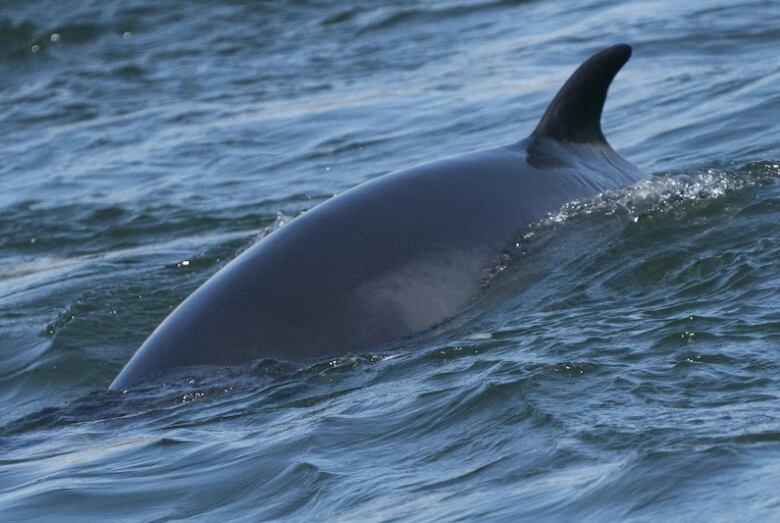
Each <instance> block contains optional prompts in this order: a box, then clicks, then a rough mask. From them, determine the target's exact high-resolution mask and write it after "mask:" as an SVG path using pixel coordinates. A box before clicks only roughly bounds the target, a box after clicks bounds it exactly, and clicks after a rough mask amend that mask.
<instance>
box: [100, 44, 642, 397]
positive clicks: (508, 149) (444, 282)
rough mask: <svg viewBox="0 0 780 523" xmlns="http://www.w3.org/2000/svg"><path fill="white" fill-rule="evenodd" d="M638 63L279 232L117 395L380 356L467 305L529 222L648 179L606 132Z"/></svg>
mask: <svg viewBox="0 0 780 523" xmlns="http://www.w3.org/2000/svg"><path fill="white" fill-rule="evenodd" d="M630 55H631V48H630V47H629V46H627V45H617V46H614V47H610V48H608V49H605V50H603V51H601V52H599V53H597V54H596V55H594V56H592V57H591V58H590V59H588V60H587V61H586V62H585V63H583V64H582V65H581V66H580V68H579V69H578V70H577V71H576V72H575V73H574V74H573V75H572V76H571V78H570V79H569V80H568V81H567V82H566V84H565V85H564V87H563V88H562V89H561V91H560V92H559V93H558V95H557V96H556V97H555V99H554V100H553V102H552V104H551V105H550V107H549V108H548V109H547V112H546V113H545V115H544V117H543V118H542V120H541V121H540V123H539V125H538V127H537V128H536V130H535V131H534V132H533V133H532V134H531V136H529V137H528V138H526V139H524V140H521V141H520V142H517V143H514V144H511V145H507V146H504V147H498V148H495V149H488V150H484V151H480V152H476V153H472V154H467V155H465V156H459V157H456V158H452V159H448V160H443V161H438V162H434V163H430V164H426V165H422V166H419V167H414V168H412V169H408V170H404V171H400V172H396V173H392V174H388V175H385V176H381V177H379V178H377V179H375V180H373V181H370V182H368V183H364V184H362V185H360V186H358V187H356V188H354V189H352V190H349V191H347V192H345V193H343V194H340V195H338V196H336V197H334V198H332V199H330V200H328V201H326V202H324V203H322V204H320V205H318V206H316V207H314V208H313V209H311V210H309V211H308V212H306V213H304V214H303V215H301V216H299V217H298V218H296V219H295V220H293V221H292V222H290V223H289V224H288V225H286V226H285V227H283V228H281V229H279V230H277V231H275V232H273V233H272V234H270V235H269V236H268V237H266V238H264V239H263V240H261V241H260V242H258V243H257V244H255V245H254V246H253V247H251V248H250V249H248V250H247V251H245V252H244V253H243V254H241V255H240V256H239V257H238V258H236V259H235V260H233V261H232V262H231V263H229V264H228V265H227V266H225V267H224V268H223V269H222V270H220V271H219V272H218V273H217V274H215V275H214V276H213V277H212V278H211V279H210V280H208V281H207V282H206V283H205V284H204V285H203V286H201V287H200V288H199V289H198V290H196V291H195V292H194V293H193V294H192V295H191V296H190V297H189V298H187V299H186V300H185V301H184V302H183V303H182V304H181V305H180V306H179V307H178V308H177V309H176V310H174V311H173V312H172V313H171V314H170V316H168V318H167V319H165V321H163V323H162V324H160V326H159V327H157V329H156V330H155V331H154V332H153V333H152V335H151V336H150V337H149V338H148V339H147V340H146V342H145V343H144V344H143V345H142V346H141V348H140V349H139V350H138V351H137V352H136V354H135V355H134V356H133V357H132V359H131V360H130V361H129V362H128V364H127V365H126V366H125V368H124V369H123V370H122V371H121V372H120V374H119V375H118V376H117V377H116V379H115V380H114V382H113V383H112V384H111V387H110V388H111V389H126V388H128V387H131V386H133V385H135V384H137V383H140V382H142V381H145V380H148V379H150V378H153V377H159V375H160V373H162V372H163V371H166V370H169V369H173V368H176V367H186V366H193V365H234V364H242V363H247V362H250V361H254V360H257V359H260V358H273V359H279V360H287V361H295V362H306V361H316V360H317V359H324V358H327V357H331V356H337V355H343V354H349V353H361V352H367V351H370V350H371V349H373V348H376V347H378V346H380V345H383V344H386V343H388V342H391V341H394V340H397V339H399V338H403V337H406V336H410V335H413V334H415V333H419V332H421V331H424V330H426V329H429V328H430V327H432V326H435V325H436V324H438V323H441V322H442V321H444V320H446V319H448V318H450V317H452V316H454V315H455V314H457V313H458V312H460V311H462V310H463V309H464V308H465V307H466V306H467V305H468V304H469V302H470V301H471V300H472V299H473V298H474V297H475V296H476V295H477V294H478V293H479V291H480V288H481V286H482V284H483V282H484V279H485V276H486V274H487V271H489V270H490V269H491V268H492V267H493V266H494V264H495V263H496V260H497V257H498V256H499V255H501V253H502V252H504V251H505V249H506V248H507V246H508V245H509V244H510V243H511V242H512V241H514V239H515V238H516V237H517V234H518V233H519V232H520V231H522V230H523V229H524V228H525V227H527V225H528V224H530V223H532V222H534V221H536V220H538V219H540V218H542V217H544V216H545V215H546V214H547V213H550V212H553V211H556V210H557V209H559V208H560V207H561V206H562V205H563V204H565V203H566V202H569V201H571V200H575V199H581V198H588V197H592V196H595V195H597V194H599V193H601V192H603V191H606V190H610V189H615V188H618V187H622V186H626V185H629V184H632V183H634V182H636V181H638V180H639V179H641V178H642V177H643V175H642V173H641V172H640V171H639V170H638V169H637V168H636V167H634V166H633V165H631V164H630V163H628V162H627V161H625V160H624V159H623V158H621V157H620V156H619V155H618V154H617V153H616V152H615V151H614V150H612V148H611V147H610V146H609V145H608V144H607V142H606V140H605V139H604V135H603V133H602V132H601V125H600V119H601V111H602V108H603V105H604V101H605V100H606V94H607V89H608V88H609V85H610V83H611V81H612V79H613V78H614V76H615V74H617V72H618V71H619V70H620V68H621V67H622V66H623V64H624V63H625V62H626V61H627V60H628V58H629V57H630Z"/></svg>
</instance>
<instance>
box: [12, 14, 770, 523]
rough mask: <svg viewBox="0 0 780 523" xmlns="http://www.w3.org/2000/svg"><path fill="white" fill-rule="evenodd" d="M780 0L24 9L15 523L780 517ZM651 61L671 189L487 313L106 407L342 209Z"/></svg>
mask: <svg viewBox="0 0 780 523" xmlns="http://www.w3.org/2000/svg"><path fill="white" fill-rule="evenodd" d="M778 20H780V3H777V2H773V1H764V2H762V1H755V2H741V3H736V2H732V1H728V0H713V1H696V2H681V1H671V0H658V1H644V0H642V1H639V0H635V1H629V2H610V1H606V0H588V1H560V2H542V1H522V0H515V1H509V0H503V1H499V0H491V1H488V0H483V1H463V0H455V1H449V2H443V1H430V2H422V1H402V2H396V3H394V4H393V5H390V4H389V3H388V5H383V4H381V3H379V2H371V1H367V2H360V3H355V4H354V5H351V6H350V5H349V4H347V3H345V2H324V1H315V0H307V1H293V2H287V1H255V2H248V1H247V2H238V1H229V0H223V1H212V2H207V1H198V2H185V1H166V2H156V1H153V0H130V1H125V2H107V1H103V0H101V1H98V0H79V1H75V0H73V1H57V2H52V1H43V0H40V1H31V0H25V1H22V0H5V1H3V2H2V4H0V404H1V405H2V409H0V521H3V522H17V521H19V522H31V521H57V522H89V521H95V522H104V521H204V522H205V521H245V522H254V521H262V520H280V521H325V520H328V521H360V522H366V521H369V522H370V521H420V522H423V521H426V522H427V521H475V520H481V521H516V520H518V519H520V518H523V519H525V520H526V521H615V520H621V521H778V520H780V489H778V485H780V183H778V182H780V53H779V51H780V25H778V23H777V22H778ZM619 42H627V43H630V44H631V45H632V46H633V47H634V56H633V58H632V59H631V61H630V62H629V63H628V64H627V66H626V67H625V68H624V69H623V71H622V72H621V73H620V74H619V75H618V77H617V79H616V81H615V83H614V84H613V86H612V89H611V91H610V97H609V99H608V101H607V106H606V109H605V112H604V123H603V125H604V130H605V134H606V135H607V137H608V138H609V140H610V142H611V143H612V145H613V146H614V147H615V148H616V149H617V150H618V151H619V152H620V153H621V154H623V155H624V156H625V157H626V158H627V159H629V160H630V161H632V162H633V163H635V164H636V165H638V166H639V167H640V168H641V169H642V170H643V171H644V172H646V173H647V175H648V177H647V180H646V181H644V182H641V183H639V184H638V185H636V186H635V187H631V188H627V189H625V190H620V191H616V192H612V193H607V194H604V195H601V196H599V197H597V198H594V199H592V200H587V201H579V202H573V203H571V204H569V205H567V206H566V207H564V208H563V209H561V210H560V211H559V212H556V213H554V214H552V215H551V216H549V217H548V218H546V219H544V220H542V221H540V222H539V223H536V224H533V225H532V226H530V227H529V228H528V229H525V230H523V231H522V234H523V241H524V244H523V249H522V254H521V255H518V256H517V257H516V258H515V259H512V260H511V261H510V262H509V263H507V264H506V266H502V267H500V269H501V271H499V272H500V273H501V274H500V276H497V277H496V278H494V280H493V281H492V282H491V284H490V286H489V288H488V289H486V290H485V296H484V297H483V299H481V301H479V302H478V304H479V305H478V306H475V307H472V308H471V309H469V310H468V311H466V312H464V314H462V315H460V316H459V317H457V318H455V319H453V321H451V322H449V323H447V324H445V325H443V326H441V327H439V328H437V329H435V330H434V331H432V332H428V333H424V334H422V335H420V336H417V337H415V338H411V339H407V340H404V341H402V342H399V343H397V344H395V345H394V346H392V347H390V348H389V349H388V351H386V352H381V353H372V352H371V348H367V349H366V352H365V353H363V354H356V355H354V356H350V357H342V358H337V359H333V360H329V361H322V362H319V363H317V364H315V365H312V366H310V367H307V368H297V367H295V366H292V365H289V364H285V363H283V362H274V361H261V362H257V363H253V364H251V365H247V366H244V367H234V368H217V369H204V371H203V372H195V373H192V374H191V375H187V376H182V377H181V378H177V379H172V380H169V381H167V382H163V383H154V384H148V385H145V386H142V387H139V388H137V389H133V390H130V391H124V392H108V391H107V390H106V389H107V387H108V385H109V383H110V382H111V381H112V379H113V378H114V376H115V375H116V374H117V373H118V371H119V370H120V369H121V368H122V366H123V365H124V364H125V362H126V361H127V360H128V359H129V358H130V356H131V355H132V354H133V353H134V351H135V350H136V348H137V347H138V346H139V345H140V344H141V343H142V342H143V340H144V339H145V338H146V337H147V336H148V335H149V333H150V332H151V331H152V330H153V329H154V327H155V326H156V325H157V324H158V323H159V322H160V321H161V320H162V319H163V318H164V317H165V316H166V315H167V314H168V313H169V312H170V311H171V310H172V309H173V308H174V307H175V306H176V305H177V304H178V303H179V302H180V301H181V300H183V299H184V298H185V297H187V296H188V295H189V294H190V293H191V292H192V291H193V290H194V289H196V288H197V287H198V286H199V285H200V284H202V283H203V282H204V281H206V280H207V279H208V278H209V276H211V275H212V274H214V273H215V272H216V271H217V270H218V269H219V268H220V267H221V266H223V265H224V264H225V263H226V262H227V261H229V260H230V259H232V258H233V257H235V255H236V254H237V253H239V252H241V251H242V250H243V249H245V248H246V247H248V246H249V245H251V244H253V243H254V242H256V241H257V240H258V239H260V238H261V237H262V236H263V235H264V234H268V233H269V232H271V231H273V230H274V229H276V228H279V227H282V226H284V224H285V223H286V222H288V221H289V220H290V219H294V217H295V216H296V215H298V214H300V213H301V212H303V211H305V210H306V209H309V208H311V207H313V206H314V205H316V204H318V203H320V202H322V201H325V200H327V199H328V198H330V197H331V196H333V195H334V194H337V193H339V192H342V191H344V190H346V189H349V188H351V187H354V186H356V185H358V184H360V183H361V182H364V181H366V180H370V179H372V178H375V177H377V176H380V175H382V174H385V173H388V172H391V171H393V170H396V169H400V168H405V167H410V166H413V165H415V164H419V163H421V162H426V161H430V160H435V159H439V158H443V157H448V156H454V155H457V154H461V153H464V152H468V151H473V150H478V149H481V148H485V147H492V146H495V145H501V144H508V143H512V142H515V141H517V140H519V139H521V138H523V137H525V136H526V135H527V134H528V133H529V132H530V131H531V130H532V129H533V127H534V126H535V125H536V123H537V121H538V119H539V118H540V116H541V114H542V113H543V111H544V109H545V108H546V106H547V104H548V103H549V102H550V101H551V99H552V97H553V96H554V94H555V92H556V91H557V89H558V88H559V87H560V86H561V84H562V83H563V81H565V79H566V78H567V77H568V75H569V74H570V73H571V72H572V71H573V70H574V69H575V68H576V66H577V65H579V63H580V62H581V61H582V60H584V59H585V58H587V57H588V56H589V55H590V54H592V53H594V52H595V51H598V50H600V49H601V48H603V47H606V46H609V45H612V44H615V43H619Z"/></svg>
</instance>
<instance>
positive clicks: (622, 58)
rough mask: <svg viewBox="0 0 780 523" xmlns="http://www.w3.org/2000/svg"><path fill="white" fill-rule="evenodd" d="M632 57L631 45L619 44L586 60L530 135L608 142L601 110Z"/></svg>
mask: <svg viewBox="0 0 780 523" xmlns="http://www.w3.org/2000/svg"><path fill="white" fill-rule="evenodd" d="M630 57H631V46H629V45H627V44H619V45H615V46H612V47H608V48H607V49H604V50H602V51H599V52H598V53H596V54H594V55H593V56H591V57H590V58H588V59H587V60H585V62H583V64H582V65H581V66H579V67H578V68H577V70H576V71H574V74H573V75H571V76H570V77H569V79H568V80H566V83H565V84H563V87H562V88H561V90H560V91H558V94H557V95H555V98H554V99H553V101H552V103H551V104H550V106H549V107H548V108H547V111H545V113H544V116H543V117H542V119H541V121H540V122H539V125H537V126H536V129H535V130H534V132H533V133H532V134H531V136H547V137H550V138H554V139H555V140H559V141H568V142H580V143H606V138H604V133H603V132H602V131H601V111H602V109H603V108H604V101H605V100H606V99H607V90H608V89H609V84H611V83H612V79H613V78H615V75H616V74H617V72H618V71H620V68H621V67H623V65H624V64H625V63H626V62H627V61H628V59H629V58H630Z"/></svg>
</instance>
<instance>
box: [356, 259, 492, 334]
mask: <svg viewBox="0 0 780 523" xmlns="http://www.w3.org/2000/svg"><path fill="white" fill-rule="evenodd" d="M484 265H485V259H484V257H483V256H480V255H478V254H476V253H474V252H469V251H453V252H450V253H447V254H446V255H440V256H435V257H429V258H425V259H423V260H415V261H412V262H410V263H407V264H406V265H403V266H401V267H399V268H397V269H396V270H394V271H392V272H390V273H387V274H383V275H380V276H379V277H377V278H374V279H372V280H370V281H368V282H365V283H363V284H362V285H361V286H360V287H358V288H357V289H356V291H355V296H356V301H357V303H359V304H360V308H361V310H362V313H363V314H366V315H368V316H371V317H381V318H387V317H391V318H394V321H395V322H402V323H403V324H404V325H405V326H406V328H407V329H408V330H409V331H410V332H416V331H419V330H422V329H425V328H428V327H431V326H433V325H434V324H436V323H439V322H441V321H442V320H445V319H446V318H448V317H450V316H452V315H454V314H455V313H457V312H459V311H460V310H462V309H463V308H464V307H465V306H466V304H467V303H468V302H469V300H470V299H471V298H472V297H473V296H474V295H476V293H477V292H478V291H479V288H480V286H479V275H480V274H481V273H482V271H483V267H484ZM388 311H391V314H388ZM396 328H397V327H396Z"/></svg>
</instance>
